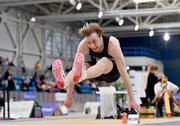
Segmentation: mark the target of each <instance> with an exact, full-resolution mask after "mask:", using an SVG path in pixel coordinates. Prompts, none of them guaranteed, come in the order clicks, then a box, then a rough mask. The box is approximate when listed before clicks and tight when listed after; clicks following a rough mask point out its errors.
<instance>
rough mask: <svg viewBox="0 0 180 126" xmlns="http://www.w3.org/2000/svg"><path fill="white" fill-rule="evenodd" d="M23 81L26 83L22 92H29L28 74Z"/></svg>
mask: <svg viewBox="0 0 180 126" xmlns="http://www.w3.org/2000/svg"><path fill="white" fill-rule="evenodd" d="M23 80H24V82H23V84H22V91H29V84H30V77H29V76H28V74H27V73H25V74H24V76H23Z"/></svg>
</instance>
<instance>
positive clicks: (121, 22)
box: [119, 18, 124, 26]
mask: <svg viewBox="0 0 180 126" xmlns="http://www.w3.org/2000/svg"><path fill="white" fill-rule="evenodd" d="M123 24H124V19H123V18H121V19H120V20H119V26H122V25H123Z"/></svg>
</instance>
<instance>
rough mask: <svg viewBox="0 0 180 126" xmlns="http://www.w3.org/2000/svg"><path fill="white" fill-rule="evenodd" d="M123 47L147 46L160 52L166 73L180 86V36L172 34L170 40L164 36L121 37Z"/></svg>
mask: <svg viewBox="0 0 180 126" xmlns="http://www.w3.org/2000/svg"><path fill="white" fill-rule="evenodd" d="M119 41H120V43H121V47H122V48H126V47H146V48H150V49H154V50H156V51H159V52H160V55H161V61H162V62H163V64H164V70H165V74H166V75H167V76H168V78H169V80H170V81H171V82H173V83H175V84H177V85H179V86H180V36H178V35H173V36H171V38H170V40H169V41H168V42H165V41H164V40H163V37H162V36H155V37H152V38H150V37H129V38H119Z"/></svg>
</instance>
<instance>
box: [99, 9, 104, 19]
mask: <svg viewBox="0 0 180 126" xmlns="http://www.w3.org/2000/svg"><path fill="white" fill-rule="evenodd" d="M102 16H103V11H102V10H100V11H99V12H98V18H102Z"/></svg>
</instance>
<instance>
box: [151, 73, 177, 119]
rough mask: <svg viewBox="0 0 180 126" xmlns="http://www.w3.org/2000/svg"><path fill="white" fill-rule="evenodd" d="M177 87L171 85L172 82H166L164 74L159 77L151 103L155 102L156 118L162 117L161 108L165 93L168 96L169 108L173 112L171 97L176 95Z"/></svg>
mask: <svg viewBox="0 0 180 126" xmlns="http://www.w3.org/2000/svg"><path fill="white" fill-rule="evenodd" d="M178 90H179V87H178V86H176V85H175V84H173V83H172V82H170V81H168V79H167V77H166V76H165V75H164V74H161V75H160V76H159V82H158V83H156V84H155V86H154V92H155V95H156V96H155V98H154V100H153V101H152V102H154V101H156V104H157V107H156V111H157V112H156V114H157V117H163V111H162V108H163V106H164V94H165V92H167V93H168V94H169V96H170V97H169V101H170V108H171V111H172V112H173V102H172V97H174V95H175V94H176V93H177V91H178Z"/></svg>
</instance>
